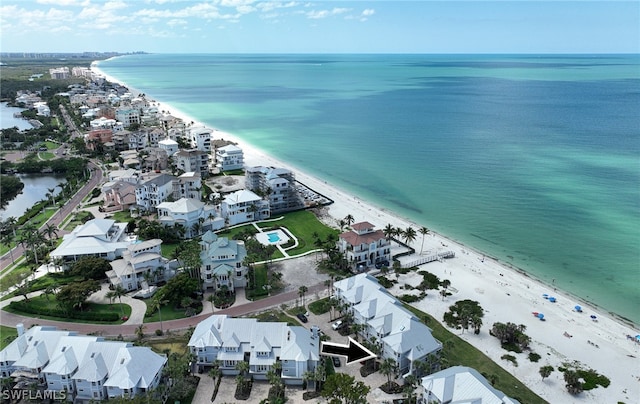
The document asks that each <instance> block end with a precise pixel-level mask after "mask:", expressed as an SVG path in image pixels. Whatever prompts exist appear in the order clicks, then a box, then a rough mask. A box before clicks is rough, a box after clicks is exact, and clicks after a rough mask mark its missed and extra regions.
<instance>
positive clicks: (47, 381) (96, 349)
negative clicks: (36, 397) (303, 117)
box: [0, 324, 167, 402]
mask: <svg viewBox="0 0 640 404" xmlns="http://www.w3.org/2000/svg"><path fill="white" fill-rule="evenodd" d="M16 328H17V330H18V337H17V338H16V339H14V340H13V341H12V342H11V343H10V344H9V345H7V347H6V348H4V349H3V350H2V351H0V376H1V377H2V378H3V379H6V378H9V377H11V378H12V379H13V380H14V382H15V383H16V385H17V386H24V385H27V384H30V383H32V382H33V381H38V382H40V383H42V384H43V385H44V386H46V387H45V389H46V392H48V393H49V396H50V397H51V396H54V397H57V398H59V399H62V400H69V401H75V402H82V401H90V400H92V401H101V400H103V399H108V398H115V397H135V396H139V395H142V394H145V393H146V392H149V391H151V390H153V389H155V388H157V387H158V386H159V385H160V380H161V378H162V372H163V370H164V368H165V366H166V364H167V358H166V356H164V355H158V354H156V353H154V352H153V351H152V350H151V349H150V348H146V347H134V346H133V345H132V344H131V343H128V342H117V341H105V340H104V339H103V338H102V337H98V336H87V335H78V334H77V333H76V332H74V331H61V330H57V329H56V327H53V326H34V327H32V328H30V329H29V330H26V331H25V329H24V326H23V325H22V324H18V326H17V327H16Z"/></svg>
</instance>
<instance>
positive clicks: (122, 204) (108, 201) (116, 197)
mask: <svg viewBox="0 0 640 404" xmlns="http://www.w3.org/2000/svg"><path fill="white" fill-rule="evenodd" d="M102 201H103V203H102V211H103V212H117V211H124V210H128V209H130V208H132V207H133V206H135V204H136V186H135V185H134V184H133V183H131V182H127V181H123V180H116V181H109V182H107V183H105V184H104V185H103V186H102Z"/></svg>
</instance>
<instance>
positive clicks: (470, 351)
mask: <svg viewBox="0 0 640 404" xmlns="http://www.w3.org/2000/svg"><path fill="white" fill-rule="evenodd" d="M404 306H405V308H406V309H408V310H410V311H411V312H412V313H413V314H415V315H416V316H417V317H418V318H420V319H423V321H424V322H425V323H426V324H427V326H428V327H429V328H431V330H432V335H433V336H434V337H435V338H436V339H438V340H439V341H440V342H442V344H443V353H442V357H443V358H444V359H445V360H446V362H447V363H448V364H449V365H450V366H456V365H461V366H468V367H471V368H474V369H476V370H477V371H478V372H480V374H482V375H484V376H485V377H486V378H487V380H489V382H493V383H492V385H493V387H495V388H496V389H498V390H500V391H502V392H503V393H504V394H506V395H507V396H509V397H512V398H515V399H517V400H518V401H519V402H521V403H541V404H542V403H546V401H545V400H543V399H542V398H540V397H539V396H537V395H536V394H535V393H534V392H533V391H531V390H530V389H529V388H528V387H527V386H526V385H524V384H523V383H522V382H521V381H520V380H518V379H516V378H515V377H514V376H513V375H511V374H510V373H509V372H507V371H506V370H504V369H503V368H501V367H500V366H499V365H498V364H496V363H495V362H494V361H492V360H491V359H490V358H489V357H488V356H486V355H485V354H483V353H482V352H480V351H479V350H478V349H477V348H475V347H474V346H473V345H471V344H469V343H468V342H466V341H464V340H462V339H460V338H459V337H458V336H457V335H455V334H453V333H452V332H451V331H449V330H447V329H446V328H445V327H444V326H442V324H440V323H439V322H438V321H437V320H436V319H435V318H433V317H431V316H430V315H428V314H426V313H424V312H422V311H420V310H418V309H416V308H415V307H412V306H410V305H408V304H405V305H404ZM485 332H488V331H486V330H485Z"/></svg>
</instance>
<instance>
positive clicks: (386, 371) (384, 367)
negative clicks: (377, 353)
mask: <svg viewBox="0 0 640 404" xmlns="http://www.w3.org/2000/svg"><path fill="white" fill-rule="evenodd" d="M395 371H396V361H395V360H394V359H393V358H386V359H385V360H384V361H383V362H382V363H381V364H380V373H382V374H383V375H385V376H387V387H391V376H393V375H394V373H395Z"/></svg>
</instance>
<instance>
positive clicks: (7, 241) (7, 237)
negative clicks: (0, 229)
mask: <svg viewBox="0 0 640 404" xmlns="http://www.w3.org/2000/svg"><path fill="white" fill-rule="evenodd" d="M0 240H1V242H2V244H4V245H6V246H7V247H9V256H10V257H11V263H12V264H15V262H16V261H15V260H14V259H13V247H12V246H11V242H12V241H13V237H12V236H11V234H9V233H5V234H3V235H2V236H0Z"/></svg>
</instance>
